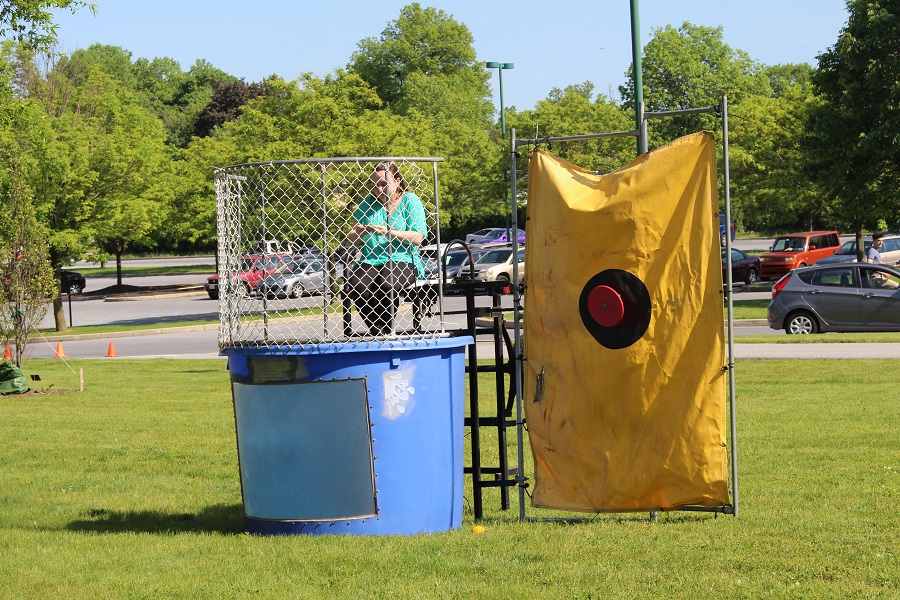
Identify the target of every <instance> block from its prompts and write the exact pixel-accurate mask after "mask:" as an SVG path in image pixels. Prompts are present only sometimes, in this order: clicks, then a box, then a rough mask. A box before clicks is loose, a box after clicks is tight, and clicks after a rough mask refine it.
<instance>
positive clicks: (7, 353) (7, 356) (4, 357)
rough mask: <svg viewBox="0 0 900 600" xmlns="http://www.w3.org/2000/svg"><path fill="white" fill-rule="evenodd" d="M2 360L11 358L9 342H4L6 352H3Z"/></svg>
mask: <svg viewBox="0 0 900 600" xmlns="http://www.w3.org/2000/svg"><path fill="white" fill-rule="evenodd" d="M3 360H12V352H11V351H10V349H9V344H6V352H4V353H3Z"/></svg>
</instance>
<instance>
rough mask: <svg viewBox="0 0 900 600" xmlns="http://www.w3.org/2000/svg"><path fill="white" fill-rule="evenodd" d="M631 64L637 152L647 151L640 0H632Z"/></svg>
mask: <svg viewBox="0 0 900 600" xmlns="http://www.w3.org/2000/svg"><path fill="white" fill-rule="evenodd" d="M631 62H632V64H633V65H634V115H635V129H636V130H637V131H638V138H637V151H638V154H643V153H644V152H646V151H647V136H646V130H645V129H644V128H643V125H644V80H643V77H642V75H641V73H642V67H641V16H640V9H639V8H638V0H631Z"/></svg>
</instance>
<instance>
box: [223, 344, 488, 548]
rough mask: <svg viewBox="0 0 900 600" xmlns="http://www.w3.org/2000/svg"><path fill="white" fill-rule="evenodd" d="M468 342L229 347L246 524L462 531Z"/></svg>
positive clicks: (299, 530)
mask: <svg viewBox="0 0 900 600" xmlns="http://www.w3.org/2000/svg"><path fill="white" fill-rule="evenodd" d="M471 343H472V338H471V337H451V338H440V339H436V340H429V341H427V342H423V341H422V340H411V341H402V340H392V341H391V343H390V344H382V345H378V344H370V343H364V344H359V345H353V344H351V345H343V344H342V345H334V346H332V345H324V344H323V345H318V346H315V347H307V348H299V347H286V348H259V349H257V348H226V349H223V350H222V354H224V355H226V356H228V369H229V372H230V374H231V381H232V393H233V397H234V411H235V426H236V431H237V445H238V458H239V462H240V475H241V490H242V495H243V502H244V519H245V528H246V530H247V531H248V532H251V533H259V534H265V535H276V534H314V535H317V534H326V533H348V534H360V535H385V534H414V533H428V532H440V531H447V530H450V529H458V528H459V527H461V526H462V502H463V399H464V387H465V386H464V379H465V354H464V352H465V347H466V346H467V345H469V344H471Z"/></svg>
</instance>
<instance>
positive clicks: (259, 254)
mask: <svg viewBox="0 0 900 600" xmlns="http://www.w3.org/2000/svg"><path fill="white" fill-rule="evenodd" d="M442 160H443V159H441V158H429V157H358V158H321V159H304V160H289V161H273V162H266V163H248V164H242V165H234V166H230V167H225V168H221V169H217V170H216V171H215V177H214V180H215V190H216V201H217V211H216V212H217V220H218V222H217V232H218V255H217V265H218V267H217V271H218V282H216V281H215V278H213V280H212V281H210V282H209V289H210V295H213V289H215V293H216V294H218V297H219V315H220V317H219V318H220V326H219V347H220V348H222V349H226V348H238V347H243V348H286V347H293V348H297V347H300V348H301V349H305V348H307V347H308V346H310V345H319V344H328V345H329V347H335V346H337V347H338V348H339V347H340V346H343V345H346V344H360V343H362V344H367V345H368V344H382V345H384V344H387V345H392V344H394V343H399V342H402V343H403V344H405V345H408V344H409V343H410V342H411V341H412V342H419V341H421V342H422V343H427V342H428V341H429V340H434V339H436V338H438V337H443V336H445V335H446V333H445V331H444V326H443V318H442V316H443V306H442V302H441V297H442V295H441V290H440V282H439V281H437V280H434V279H432V280H430V281H429V280H428V279H426V278H424V277H423V276H422V269H419V274H418V275H419V276H418V277H417V278H416V280H415V282H412V281H410V282H409V283H408V285H407V284H406V282H404V283H403V284H402V285H398V286H391V287H390V289H389V291H388V292H386V296H385V297H384V298H382V301H383V304H384V305H385V306H388V307H389V309H390V311H391V317H392V322H391V324H390V330H389V331H387V330H384V329H382V330H381V331H378V332H373V331H372V330H371V329H370V328H367V327H366V324H365V323H363V320H362V319H361V318H360V309H361V308H362V309H365V308H366V307H364V306H355V305H354V304H353V302H351V299H350V294H349V293H348V290H347V287H348V285H347V282H348V278H349V277H350V276H351V274H352V273H353V271H354V269H356V268H358V264H359V258H360V254H359V250H358V248H357V247H355V246H354V245H351V244H348V242H347V234H348V232H349V231H350V228H351V227H352V226H353V223H354V211H355V210H356V209H357V207H358V206H359V204H360V202H361V201H363V199H364V198H366V197H367V196H371V195H372V192H371V189H372V181H371V179H370V177H371V176H372V174H373V171H374V170H375V166H376V165H377V164H378V163H394V164H395V165H396V166H397V168H398V169H399V171H400V172H401V173H402V175H403V177H404V178H405V181H406V183H407V185H408V192H409V193H412V194H415V196H416V197H418V199H419V200H420V201H421V203H422V205H423V206H424V213H425V222H426V227H427V230H428V235H427V237H426V238H425V240H423V242H422V245H423V246H424V245H429V244H439V243H440V226H439V222H438V208H439V203H438V185H437V163H438V162H441V161H442ZM422 262H423V263H424V267H425V269H424V270H425V272H428V270H429V267H431V268H432V269H433V266H432V265H429V264H427V262H428V259H427V258H426V257H423V258H422ZM393 264H394V263H393V262H392V263H391V265H393ZM357 303H359V302H357Z"/></svg>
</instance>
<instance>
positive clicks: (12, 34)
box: [0, 0, 97, 49]
mask: <svg viewBox="0 0 900 600" xmlns="http://www.w3.org/2000/svg"><path fill="white" fill-rule="evenodd" d="M80 8H88V9H90V11H91V12H92V13H93V12H96V10H97V9H96V7H95V6H94V4H92V3H89V2H82V1H80V0H0V37H6V38H10V39H13V40H15V41H17V42H21V43H23V44H25V45H26V46H28V47H29V48H32V49H37V48H46V47H48V46H50V45H51V44H52V43H53V42H54V41H56V25H55V24H54V23H53V10H54V9H66V10H69V11H71V12H72V13H75V12H76V11H77V10H78V9H80Z"/></svg>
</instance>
